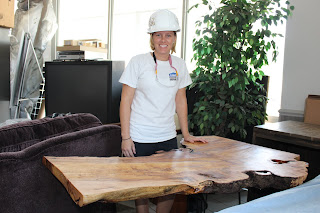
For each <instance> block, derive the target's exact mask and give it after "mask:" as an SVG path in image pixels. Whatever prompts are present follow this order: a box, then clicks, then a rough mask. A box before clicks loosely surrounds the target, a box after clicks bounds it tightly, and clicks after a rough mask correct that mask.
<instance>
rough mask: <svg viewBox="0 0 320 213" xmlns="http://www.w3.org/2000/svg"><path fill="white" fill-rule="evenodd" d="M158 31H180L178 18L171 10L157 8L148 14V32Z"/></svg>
mask: <svg viewBox="0 0 320 213" xmlns="http://www.w3.org/2000/svg"><path fill="white" fill-rule="evenodd" d="M159 31H175V32H179V31H180V26H179V21H178V18H177V16H176V15H175V14H174V13H173V12H171V11H169V10H166V9H163V10H157V11H156V12H154V13H153V14H152V15H151V16H150V19H149V29H148V33H154V32H159Z"/></svg>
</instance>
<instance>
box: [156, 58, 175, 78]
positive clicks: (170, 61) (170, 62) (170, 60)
mask: <svg viewBox="0 0 320 213" xmlns="http://www.w3.org/2000/svg"><path fill="white" fill-rule="evenodd" d="M152 55H153V60H154V63H156V68H155V69H156V75H157V76H158V63H157V58H156V55H155V54H154V52H153V53H152ZM169 64H170V67H171V68H173V69H174V70H175V71H176V76H178V71H177V69H176V68H174V67H173V66H172V59H171V55H170V54H169Z"/></svg>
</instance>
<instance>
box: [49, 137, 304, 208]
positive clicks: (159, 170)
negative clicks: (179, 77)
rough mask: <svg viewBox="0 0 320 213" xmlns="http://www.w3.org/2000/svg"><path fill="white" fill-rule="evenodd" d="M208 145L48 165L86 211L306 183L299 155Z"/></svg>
mask: <svg viewBox="0 0 320 213" xmlns="http://www.w3.org/2000/svg"><path fill="white" fill-rule="evenodd" d="M206 139H207V140H208V141H209V142H208V143H207V144H202V143H195V144H191V143H185V145H186V146H187V148H184V149H179V150H172V151H170V152H162V153H158V154H155V155H152V156H147V157H137V158H126V157H123V158H121V157H108V158H102V157H52V156H45V157H44V158H43V163H44V165H45V166H46V167H47V168H48V169H49V170H50V171H51V172H52V173H53V174H54V175H55V176H56V177H57V179H58V180H59V181H60V182H61V183H62V184H63V185H64V187H65V188H66V189H67V191H68V193H69V194H70V196H71V197H72V199H73V200H74V201H75V202H76V203H77V204H78V205H79V206H84V205H87V204H90V203H93V202H96V201H99V200H104V201H107V202H119V201H125V200H133V199H137V198H151V197H157V196H162V195H167V194H172V193H183V194H196V193H211V192H215V193H231V192H236V191H239V190H240V189H241V188H243V187H257V188H266V187H273V188H276V189H286V188H290V187H294V186H297V185H300V184H302V183H303V181H304V180H305V179H306V177H307V163H305V162H302V161H299V155H297V154H292V153H288V152H283V151H278V150H273V149H269V148H264V147H260V146H257V145H252V144H247V143H243V142H238V141H234V140H230V139H225V138H221V137H216V136H208V137H206Z"/></svg>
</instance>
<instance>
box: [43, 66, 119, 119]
mask: <svg viewBox="0 0 320 213" xmlns="http://www.w3.org/2000/svg"><path fill="white" fill-rule="evenodd" d="M124 66H125V64H124V61H54V62H46V63H45V79H46V81H45V109H46V114H47V115H51V114H53V113H68V112H71V113H82V112H87V113H92V114H93V115H95V116H97V117H98V118H99V119H100V120H101V122H102V123H104V124H107V123H118V122H119V121H120V119H119V106H120V96H121V90H122V84H121V83H119V79H120V76H121V74H122V73H123V70H124Z"/></svg>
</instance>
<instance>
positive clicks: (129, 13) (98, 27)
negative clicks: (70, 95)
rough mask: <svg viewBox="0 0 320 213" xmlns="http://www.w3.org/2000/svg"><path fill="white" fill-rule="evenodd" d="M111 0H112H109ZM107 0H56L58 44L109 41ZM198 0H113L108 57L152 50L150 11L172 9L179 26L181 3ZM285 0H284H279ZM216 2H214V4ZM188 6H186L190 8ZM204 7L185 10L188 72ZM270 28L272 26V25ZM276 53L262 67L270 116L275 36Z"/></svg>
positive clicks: (274, 95) (278, 68)
mask: <svg viewBox="0 0 320 213" xmlns="http://www.w3.org/2000/svg"><path fill="white" fill-rule="evenodd" d="M109 1H111V0H109ZM109 1H107V0H91V1H90V3H88V1H86V0H68V1H62V0H59V13H58V14H59V16H58V17H59V30H58V46H61V45H63V41H64V40H68V39H100V40H102V41H103V42H104V43H106V44H107V42H108V3H109ZM199 1H200V0H197V1H196V0H180V1H173V0H163V1H150V0H136V1H132V0H113V2H114V8H113V18H112V19H113V20H112V29H110V30H111V34H112V36H111V38H112V40H111V59H112V60H124V61H125V62H126V64H127V63H128V62H129V60H130V59H131V58H132V57H133V56H135V55H137V54H142V53H146V52H149V51H151V49H150V46H149V34H148V33H147V29H148V22H149V17H150V15H151V14H152V13H153V12H155V11H156V10H158V9H169V10H171V11H172V12H173V13H175V14H176V15H177V17H178V19H179V24H180V27H183V26H182V22H183V21H182V17H183V14H182V11H183V3H186V4H187V5H188V7H189V8H190V7H191V6H193V5H194V4H196V3H198V2H199ZM282 2H283V3H284V0H283V1H282ZM217 6H219V5H215V7H217ZM189 8H188V9H189ZM207 10H208V9H207V7H202V8H201V7H198V8H197V9H193V10H191V11H190V13H188V14H187V23H186V26H187V28H186V35H185V41H186V42H185V44H186V45H185V46H184V47H183V48H184V51H185V61H186V64H187V68H188V70H189V72H192V71H193V70H194V69H195V66H196V65H195V62H194V61H193V62H191V59H192V57H193V54H194V53H193V49H192V40H193V38H194V35H195V22H196V21H197V20H200V18H201V16H203V14H206V13H207ZM272 30H273V29H272ZM275 30H276V31H277V32H279V33H282V34H283V35H284V34H285V24H284V25H278V26H277V27H276V29H275ZM177 36H178V39H177V47H176V51H177V53H174V55H176V56H179V57H181V55H182V54H181V41H182V33H178V34H177ZM276 43H277V44H278V47H279V53H280V54H279V56H278V60H277V62H276V63H274V62H270V65H269V66H268V67H265V68H264V70H265V74H266V75H269V76H270V80H269V95H268V97H269V103H268V106H267V113H268V115H269V116H274V117H278V116H279V113H278V110H279V109H280V103H281V90H282V70H283V55H284V38H278V39H277V40H276Z"/></svg>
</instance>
